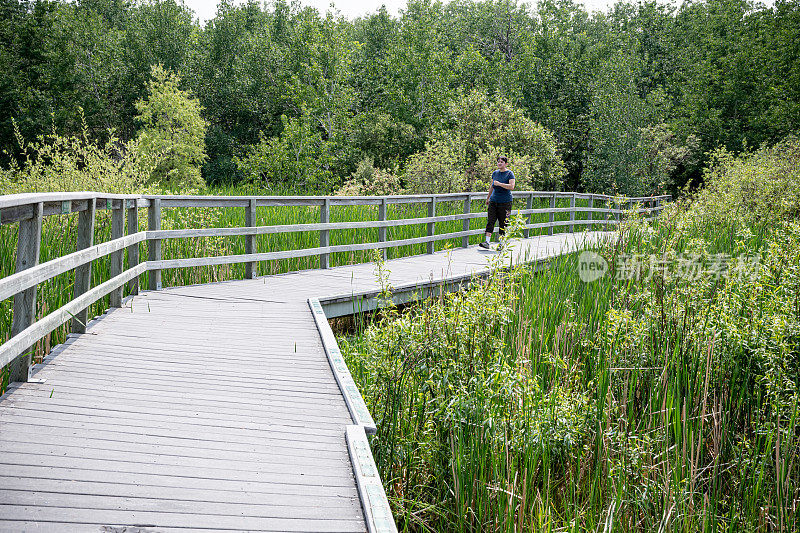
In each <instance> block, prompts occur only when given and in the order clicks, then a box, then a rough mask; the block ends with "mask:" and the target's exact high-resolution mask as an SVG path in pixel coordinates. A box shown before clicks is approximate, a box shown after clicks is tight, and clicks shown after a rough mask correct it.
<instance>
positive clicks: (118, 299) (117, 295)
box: [108, 200, 125, 307]
mask: <svg viewBox="0 0 800 533" xmlns="http://www.w3.org/2000/svg"><path fill="white" fill-rule="evenodd" d="M109 201H110V202H113V207H112V211H111V239H112V240H114V239H121V238H122V237H123V235H124V234H125V209H124V208H125V200H109ZM123 255H124V254H123V251H122V250H119V251H118V252H114V253H112V254H111V277H112V278H115V277H117V276H119V275H120V274H122V267H123V259H124V257H123ZM122 289H123V287H122V286H120V287H118V288H117V289H114V290H113V291H111V292H110V293H109V295H108V305H109V306H111V307H121V306H122Z"/></svg>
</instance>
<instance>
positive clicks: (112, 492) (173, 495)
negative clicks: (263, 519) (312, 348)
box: [0, 475, 359, 513]
mask: <svg viewBox="0 0 800 533" xmlns="http://www.w3.org/2000/svg"><path fill="white" fill-rule="evenodd" d="M0 487H3V490H7V491H12V490H13V491H26V490H36V491H41V492H55V493H63V494H81V495H84V494H85V495H94V496H117V497H124V498H147V499H150V498H157V499H163V500H175V501H179V502H213V503H231V504H248V503H251V502H253V501H261V502H264V503H265V504H266V505H272V506H291V505H294V504H296V502H297V501H298V498H297V495H294V494H271V495H270V496H269V498H264V494H265V493H255V492H233V491H222V490H207V489H195V488H191V487H175V488H166V487H159V486H157V485H133V484H123V483H116V482H108V483H97V482H91V481H74V480H67V479H37V478H23V479H19V478H14V477H10V476H3V475H0ZM267 494H269V493H267ZM307 497H309V498H314V499H315V500H317V501H318V503H317V506H318V507H320V508H325V509H330V510H332V511H333V512H334V513H335V510H336V509H337V507H340V506H342V507H345V508H346V509H347V508H349V507H350V506H356V507H358V506H359V501H358V494H357V493H356V492H355V490H354V491H353V492H352V493H351V494H341V495H340V494H316V495H312V494H308V495H307ZM348 511H349V512H352V511H350V510H349V509H348Z"/></svg>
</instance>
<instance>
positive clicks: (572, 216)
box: [569, 194, 575, 233]
mask: <svg viewBox="0 0 800 533" xmlns="http://www.w3.org/2000/svg"><path fill="white" fill-rule="evenodd" d="M569 207H570V209H572V211H570V212H569V220H570V222H575V194H573V195H572V197H571V198H570V199H569ZM574 231H575V225H574V224H570V225H569V232H570V233H573V232H574Z"/></svg>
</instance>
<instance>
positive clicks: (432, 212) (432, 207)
mask: <svg viewBox="0 0 800 533" xmlns="http://www.w3.org/2000/svg"><path fill="white" fill-rule="evenodd" d="M435 216H436V196H435V195H434V196H431V199H430V203H429V204H428V217H435ZM434 235H436V222H428V237H433V236H434ZM435 244H436V243H435V242H434V241H433V240H430V241H428V253H429V254H432V253H433V252H434V250H435V249H436V247H435Z"/></svg>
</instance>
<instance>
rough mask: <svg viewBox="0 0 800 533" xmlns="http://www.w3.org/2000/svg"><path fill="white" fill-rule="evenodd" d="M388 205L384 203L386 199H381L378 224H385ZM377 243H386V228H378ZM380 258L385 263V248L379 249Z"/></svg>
mask: <svg viewBox="0 0 800 533" xmlns="http://www.w3.org/2000/svg"><path fill="white" fill-rule="evenodd" d="M387 207H388V204H387V203H386V198H382V199H381V203H380V204H379V205H378V222H379V223H380V222H386V213H387ZM378 242H386V227H385V226H378ZM381 257H382V258H383V260H384V261H386V248H383V249H381Z"/></svg>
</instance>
